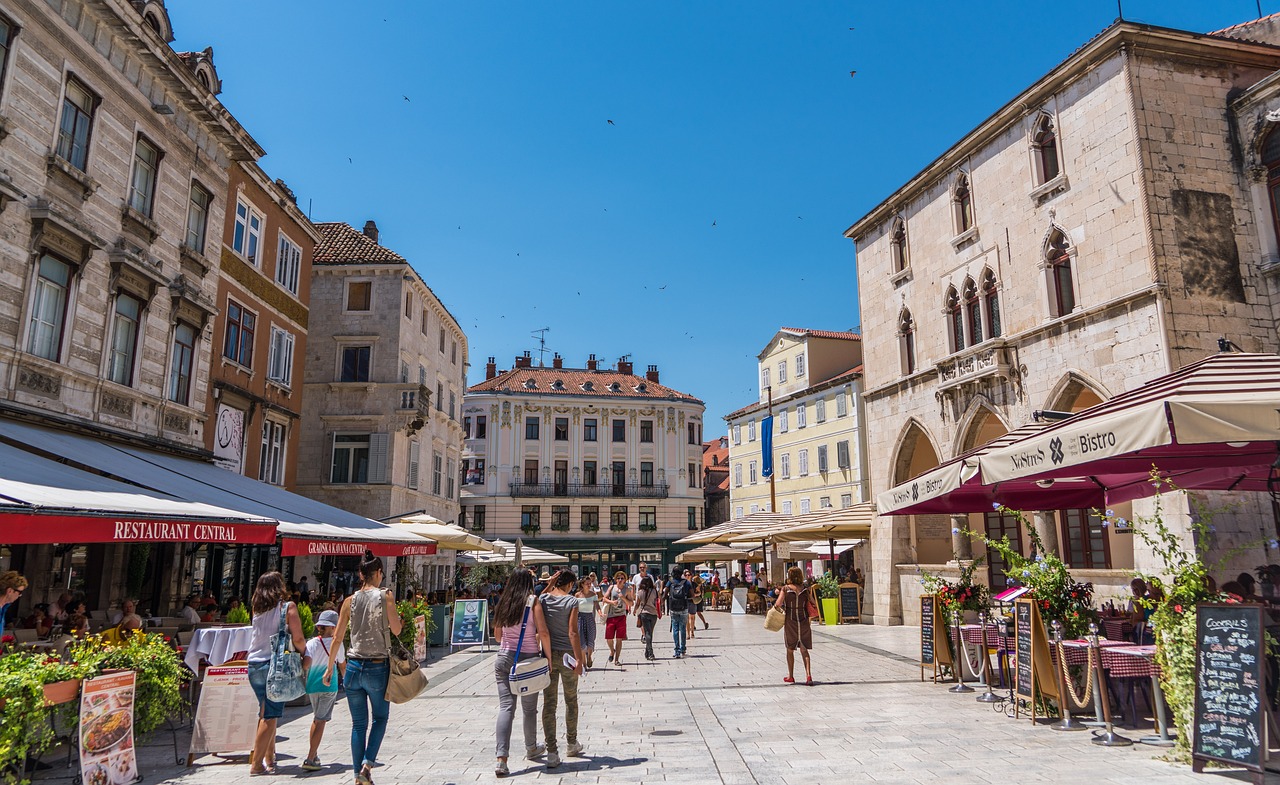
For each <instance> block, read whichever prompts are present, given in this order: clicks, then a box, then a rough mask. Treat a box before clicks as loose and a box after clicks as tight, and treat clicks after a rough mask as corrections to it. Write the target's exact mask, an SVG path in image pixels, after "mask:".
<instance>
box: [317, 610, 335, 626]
mask: <svg viewBox="0 0 1280 785" xmlns="http://www.w3.org/2000/svg"><path fill="white" fill-rule="evenodd" d="M316 626H317V627H337V626H338V612H337V611H322V612H321V613H320V618H318V619H316Z"/></svg>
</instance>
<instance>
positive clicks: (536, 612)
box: [493, 567, 551, 777]
mask: <svg viewBox="0 0 1280 785" xmlns="http://www.w3.org/2000/svg"><path fill="white" fill-rule="evenodd" d="M533 583H534V582H533V573H532V572H530V571H529V570H528V569H526V568H523V567H521V568H519V569H517V570H516V571H515V572H513V573H511V577H510V578H508V579H507V585H506V588H504V589H503V590H502V596H500V597H499V598H498V603H497V605H495V606H494V611H493V635H494V637H495V638H497V639H498V658H497V659H496V660H495V661H494V665H493V676H494V680H495V681H497V683H498V726H497V730H496V732H495V736H496V738H497V756H498V762H497V763H496V764H495V765H494V767H493V773H494V774H496V775H498V776H499V777H505V776H507V775H508V774H510V773H511V770H510V768H509V767H508V766H507V759H508V758H509V757H510V751H511V726H512V724H514V722H515V718H516V694H515V693H514V692H512V691H511V681H510V678H511V668H512V666H514V665H515V662H516V652H517V651H519V652H520V656H521V657H536V656H538V652H542V651H545V652H550V651H551V637H550V635H548V634H547V622H546V619H545V617H544V616H543V612H542V604H541V603H536V602H534V593H533ZM531 604H532V606H533V607H532V610H531V611H530V613H529V619H528V623H527V624H526V623H525V609H526V608H528V607H529V606H530V605H531ZM522 627H523V628H525V629H524V637H523V639H522V638H521V635H520V630H521V628H522ZM520 710H521V712H522V713H523V719H524V747H525V757H526V758H528V759H529V760H534V759H535V758H537V757H539V756H540V755H542V753H543V752H544V751H545V749H546V748H545V747H543V746H542V745H541V744H539V743H538V693H536V692H535V693H533V694H532V695H521V696H520Z"/></svg>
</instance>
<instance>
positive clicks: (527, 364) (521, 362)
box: [516, 352, 533, 368]
mask: <svg viewBox="0 0 1280 785" xmlns="http://www.w3.org/2000/svg"><path fill="white" fill-rule="evenodd" d="M516 367H517V368H531V367H533V358H532V357H530V356H529V353H528V352H525V353H524V355H523V356H520V357H516Z"/></svg>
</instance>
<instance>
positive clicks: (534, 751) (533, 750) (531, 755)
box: [524, 744, 547, 760]
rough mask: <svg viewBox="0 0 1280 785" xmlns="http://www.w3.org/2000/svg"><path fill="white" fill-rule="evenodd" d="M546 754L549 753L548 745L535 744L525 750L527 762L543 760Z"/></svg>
mask: <svg viewBox="0 0 1280 785" xmlns="http://www.w3.org/2000/svg"><path fill="white" fill-rule="evenodd" d="M546 752H547V745H545V744H535V745H533V746H532V747H525V748H524V757H525V758H526V759H527V760H534V759H536V758H541V757H542V756H543V755H545V754H546Z"/></svg>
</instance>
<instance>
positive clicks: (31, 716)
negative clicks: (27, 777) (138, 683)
mask: <svg viewBox="0 0 1280 785" xmlns="http://www.w3.org/2000/svg"><path fill="white" fill-rule="evenodd" d="M75 655H76V653H75V652H72V656H71V657H70V658H69V660H68V661H67V662H64V661H63V660H62V659H61V658H59V657H56V656H52V655H48V654H33V653H29V652H11V653H9V654H5V655H4V656H0V705H2V706H3V709H2V712H3V717H4V721H3V722H0V771H2V772H5V774H4V777H5V782H6V783H9V782H21V781H22V779H21V778H20V777H18V776H17V775H14V774H12V773H11V772H22V771H23V766H24V764H25V762H26V760H27V759H28V758H38V757H40V756H41V755H42V754H44V753H45V752H46V751H47V750H48V749H49V747H50V746H51V745H52V743H53V741H54V733H53V725H52V723H50V722H49V717H48V713H49V712H51V711H65V712H71V713H74V712H75V711H76V709H77V707H76V700H77V699H78V698H79V697H80V684H81V682H82V681H83V680H84V679H86V678H89V677H91V676H94V675H96V674H97V672H98V661H97V657H96V656H95V655H94V654H93V653H92V652H87V653H86V655H87V656H86V657H84V658H83V659H80V658H78V657H76V656H75ZM73 721H74V720H71V719H68V720H67V721H66V722H63V723H62V724H63V725H64V726H65V725H68V724H70V723H71V722H73Z"/></svg>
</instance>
